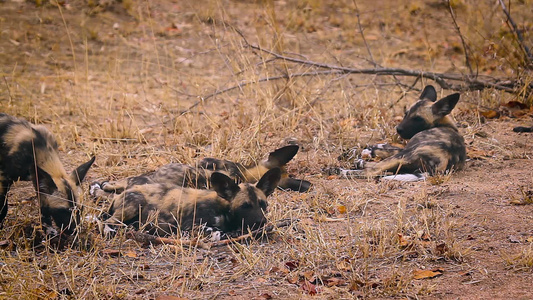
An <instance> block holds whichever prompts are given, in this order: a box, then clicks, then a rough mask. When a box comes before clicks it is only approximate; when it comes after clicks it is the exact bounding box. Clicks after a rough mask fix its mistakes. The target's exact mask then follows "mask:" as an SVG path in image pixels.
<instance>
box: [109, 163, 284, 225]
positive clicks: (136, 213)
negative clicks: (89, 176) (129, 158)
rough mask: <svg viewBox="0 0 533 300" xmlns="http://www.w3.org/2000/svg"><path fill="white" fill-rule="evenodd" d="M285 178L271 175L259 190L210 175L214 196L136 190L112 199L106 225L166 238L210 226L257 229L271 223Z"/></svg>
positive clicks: (158, 188)
mask: <svg viewBox="0 0 533 300" xmlns="http://www.w3.org/2000/svg"><path fill="white" fill-rule="evenodd" d="M280 178H281V170H280V169H279V168H273V169H271V170H269V171H267V172H266V173H265V174H264V175H263V177H261V179H259V181H258V182H257V184H255V185H254V184H250V183H241V184H236V183H235V181H234V180H233V179H232V178H230V177H228V176H226V175H225V174H222V173H219V172H213V173H212V174H211V178H210V182H211V188H212V190H206V189H203V190H202V189H193V188H183V187H179V186H176V185H167V184H164V183H149V184H142V185H133V186H131V187H129V188H127V189H126V190H125V191H124V192H122V193H121V194H115V195H113V196H112V203H111V206H110V208H109V210H108V212H107V214H106V215H105V216H104V219H105V220H106V224H109V225H113V224H117V223H119V224H121V223H122V224H126V225H133V226H135V227H137V228H141V229H142V230H146V231H148V232H150V233H157V234H159V235H167V234H171V233H175V232H177V230H190V229H192V228H193V226H194V225H205V226H208V227H214V228H217V229H219V230H221V231H223V232H231V231H235V230H239V229H241V230H246V229H247V228H250V229H256V228H259V227H260V226H261V225H263V224H264V223H265V222H266V218H265V215H264V213H265V212H266V209H267V200H266V198H267V197H268V196H269V195H270V194H271V193H272V192H273V191H274V189H275V188H276V186H277V185H278V183H279V180H280Z"/></svg>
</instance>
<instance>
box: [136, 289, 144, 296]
mask: <svg viewBox="0 0 533 300" xmlns="http://www.w3.org/2000/svg"><path fill="white" fill-rule="evenodd" d="M144 293H146V290H145V289H140V290H137V291H136V292H135V295H141V294H144Z"/></svg>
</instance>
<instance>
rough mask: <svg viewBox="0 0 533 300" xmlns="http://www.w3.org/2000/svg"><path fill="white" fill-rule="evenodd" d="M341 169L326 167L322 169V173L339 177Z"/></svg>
mask: <svg viewBox="0 0 533 300" xmlns="http://www.w3.org/2000/svg"><path fill="white" fill-rule="evenodd" d="M341 170H342V169H341V168H339V167H327V168H323V169H322V173H324V174H325V175H328V176H329V175H340V174H341Z"/></svg>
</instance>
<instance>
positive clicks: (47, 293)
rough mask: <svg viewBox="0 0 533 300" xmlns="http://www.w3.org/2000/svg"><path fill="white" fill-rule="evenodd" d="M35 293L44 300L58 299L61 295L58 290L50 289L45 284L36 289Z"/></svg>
mask: <svg viewBox="0 0 533 300" xmlns="http://www.w3.org/2000/svg"><path fill="white" fill-rule="evenodd" d="M35 294H36V295H38V296H39V297H38V298H39V299H42V300H52V299H57V298H58V297H59V294H58V293H57V292H56V291H51V290H50V289H48V288H47V287H44V286H43V287H40V288H38V289H36V290H35Z"/></svg>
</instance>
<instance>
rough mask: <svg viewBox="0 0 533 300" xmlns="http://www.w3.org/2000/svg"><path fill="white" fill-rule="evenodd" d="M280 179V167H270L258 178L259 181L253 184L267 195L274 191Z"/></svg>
mask: <svg viewBox="0 0 533 300" xmlns="http://www.w3.org/2000/svg"><path fill="white" fill-rule="evenodd" d="M280 179H281V169H280V168H274V169H270V170H269V171H268V172H266V173H265V175H263V177H261V179H259V182H257V184H256V185H255V187H256V188H258V189H260V190H261V191H263V193H265V196H267V197H268V196H269V195H270V194H272V192H274V189H276V187H277V186H278V183H279V181H280Z"/></svg>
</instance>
